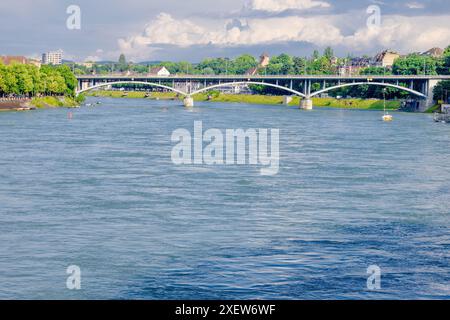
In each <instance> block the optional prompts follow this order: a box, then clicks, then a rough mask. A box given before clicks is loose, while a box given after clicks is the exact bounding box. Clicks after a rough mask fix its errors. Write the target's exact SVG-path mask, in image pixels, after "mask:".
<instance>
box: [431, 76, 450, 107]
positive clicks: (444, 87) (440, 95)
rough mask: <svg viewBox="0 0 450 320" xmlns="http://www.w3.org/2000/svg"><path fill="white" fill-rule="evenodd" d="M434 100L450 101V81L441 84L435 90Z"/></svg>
mask: <svg viewBox="0 0 450 320" xmlns="http://www.w3.org/2000/svg"><path fill="white" fill-rule="evenodd" d="M433 95H434V100H436V101H438V100H443V101H445V102H448V101H449V98H450V81H441V82H439V83H438V84H437V85H436V86H435V87H434V90H433Z"/></svg>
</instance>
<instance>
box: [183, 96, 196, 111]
mask: <svg viewBox="0 0 450 320" xmlns="http://www.w3.org/2000/svg"><path fill="white" fill-rule="evenodd" d="M183 104H184V106H185V107H186V108H193V107H194V98H192V97H191V96H186V97H185V98H184V99H183Z"/></svg>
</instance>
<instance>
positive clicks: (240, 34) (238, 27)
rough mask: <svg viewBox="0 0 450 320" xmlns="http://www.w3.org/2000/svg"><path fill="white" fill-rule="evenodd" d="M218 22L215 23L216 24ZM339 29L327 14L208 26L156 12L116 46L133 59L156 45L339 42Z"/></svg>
mask: <svg viewBox="0 0 450 320" xmlns="http://www.w3.org/2000/svg"><path fill="white" fill-rule="evenodd" d="M216 25H217V23H216ZM342 40H343V36H342V34H341V33H340V30H339V29H338V28H337V27H335V26H333V25H332V24H330V23H329V22H328V19H327V18H326V17H317V16H315V17H314V18H300V17H297V16H289V17H273V18H265V19H261V18H253V19H247V20H246V21H245V23H244V22H242V21H240V20H239V19H233V20H231V21H224V22H222V24H221V25H220V27H216V28H215V29H214V28H211V27H209V26H207V25H199V24H196V23H194V22H192V21H189V20H176V19H174V18H173V17H172V16H171V15H169V14H166V13H162V14H159V15H158V16H157V17H156V19H155V20H154V21H152V22H151V23H149V24H148V25H147V27H146V28H145V30H144V32H143V33H142V34H138V35H134V36H131V37H128V38H126V39H119V41H118V44H119V49H120V50H121V51H122V52H125V53H127V54H128V55H130V56H131V57H133V58H139V56H142V53H143V52H146V53H148V51H149V50H152V48H153V51H155V46H156V47H157V46H161V45H172V46H173V45H175V46H179V47H189V46H193V45H214V46H219V47H230V46H250V45H260V44H272V43H281V42H309V43H315V44H318V45H326V44H329V43H333V42H341V41H342Z"/></svg>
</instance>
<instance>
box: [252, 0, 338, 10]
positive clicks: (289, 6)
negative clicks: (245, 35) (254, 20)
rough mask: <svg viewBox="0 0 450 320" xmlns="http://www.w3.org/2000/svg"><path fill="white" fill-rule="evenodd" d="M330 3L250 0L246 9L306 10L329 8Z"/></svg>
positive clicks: (291, 0) (313, 0)
mask: <svg viewBox="0 0 450 320" xmlns="http://www.w3.org/2000/svg"><path fill="white" fill-rule="evenodd" d="M328 7H330V4H329V3H328V2H324V1H318V0H250V1H249V2H248V3H246V5H245V7H244V8H245V9H246V10H254V11H264V12H274V13H280V12H283V11H288V10H306V9H312V8H328Z"/></svg>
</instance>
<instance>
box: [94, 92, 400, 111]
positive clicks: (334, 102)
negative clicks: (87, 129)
mask: <svg viewBox="0 0 450 320" xmlns="http://www.w3.org/2000/svg"><path fill="white" fill-rule="evenodd" d="M86 95H87V96H92V97H110V98H131V99H144V98H147V99H159V100H177V99H179V97H178V95H177V94H176V93H174V92H150V93H147V92H142V91H129V92H123V91H106V90H103V91H93V92H89V93H87V94H86ZM193 98H194V100H195V101H209V102H227V103H248V104H268V105H274V104H275V105H276V104H279V105H283V96H268V95H245V94H223V93H219V92H213V93H201V94H197V95H194V96H193ZM299 104H300V98H299V97H293V98H292V101H291V102H289V104H288V105H289V106H298V105H299ZM313 104H314V106H315V107H327V108H340V109H360V110H382V109H383V101H382V100H376V99H370V100H365V99H335V98H313ZM400 105H401V103H400V101H386V108H387V109H388V110H398V109H399V108H400Z"/></svg>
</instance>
